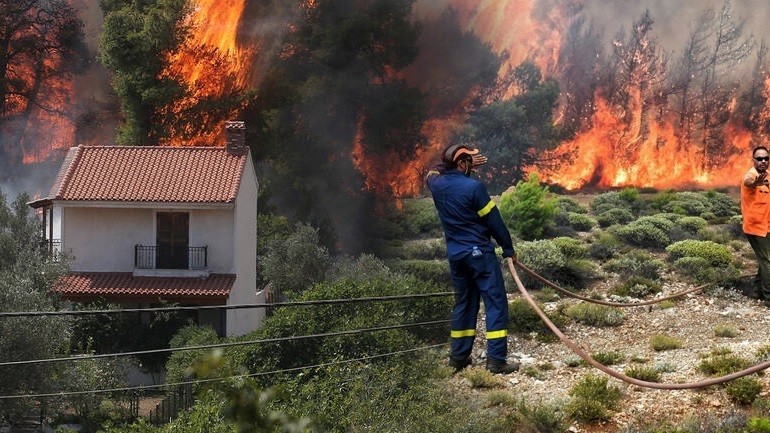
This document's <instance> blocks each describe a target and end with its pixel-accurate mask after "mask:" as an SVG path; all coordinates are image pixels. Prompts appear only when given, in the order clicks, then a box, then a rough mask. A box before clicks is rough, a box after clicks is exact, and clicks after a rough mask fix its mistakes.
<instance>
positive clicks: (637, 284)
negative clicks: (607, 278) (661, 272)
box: [615, 275, 663, 298]
mask: <svg viewBox="0 0 770 433" xmlns="http://www.w3.org/2000/svg"><path fill="white" fill-rule="evenodd" d="M662 289H663V288H662V286H661V285H660V284H658V283H656V282H655V281H653V280H651V279H649V278H645V277H640V276H638V275H632V276H631V277H630V278H629V279H627V280H626V281H624V282H623V283H622V284H620V285H619V286H618V287H616V288H615V294H617V295H618V296H630V297H632V298H644V297H645V296H647V295H650V294H655V293H660V291H661V290H662Z"/></svg>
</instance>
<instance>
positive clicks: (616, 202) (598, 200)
mask: <svg viewBox="0 0 770 433" xmlns="http://www.w3.org/2000/svg"><path fill="white" fill-rule="evenodd" d="M589 207H590V208H591V210H592V211H593V212H594V214H596V215H599V214H603V213H605V212H607V211H610V210H612V209H624V210H627V211H628V212H630V213H631V214H632V218H631V219H633V215H638V214H640V213H641V211H642V210H644V208H645V203H644V202H643V201H642V200H641V198H640V197H639V191H638V190H637V189H635V188H624V189H622V190H621V191H609V192H605V193H602V194H599V195H597V196H596V197H594V199H593V200H591V203H590V204H589Z"/></svg>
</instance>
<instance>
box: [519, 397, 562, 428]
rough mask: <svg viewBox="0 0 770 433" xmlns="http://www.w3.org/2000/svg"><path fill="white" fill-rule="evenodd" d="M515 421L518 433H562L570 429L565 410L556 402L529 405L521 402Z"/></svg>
mask: <svg viewBox="0 0 770 433" xmlns="http://www.w3.org/2000/svg"><path fill="white" fill-rule="evenodd" d="M514 420H515V421H514V426H513V427H514V431H516V432H532V433H535V432H537V433H561V432H565V431H567V428H568V426H567V421H566V419H565V418H564V412H563V409H562V407H561V405H560V404H558V403H556V402H552V403H547V404H541V403H534V404H527V403H526V402H524V400H521V401H520V403H519V405H518V406H517V408H516V413H515V415H514Z"/></svg>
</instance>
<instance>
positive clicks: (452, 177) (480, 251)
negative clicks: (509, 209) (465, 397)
mask: <svg viewBox="0 0 770 433" xmlns="http://www.w3.org/2000/svg"><path fill="white" fill-rule="evenodd" d="M426 180H427V183H428V188H429V189H430V191H431V193H432V194H433V203H434V204H435V205H436V209H437V210H438V215H439V218H440V219H441V224H442V226H443V228H444V235H445V237H446V246H447V258H448V259H449V268H450V270H451V274H452V283H453V284H454V287H455V305H454V307H453V309H452V325H451V356H452V357H453V358H455V359H465V358H466V357H468V356H469V355H470V354H471V350H472V348H473V341H474V339H475V336H476V319H477V316H478V312H479V300H480V299H483V301H484V308H485V310H486V324H487V358H489V359H494V360H498V361H502V362H505V359H506V356H507V352H508V338H507V337H508V300H507V297H506V294H505V284H504V282H503V274H502V271H501V270H500V263H499V262H498V260H497V256H496V255H495V246H494V244H493V243H492V241H491V238H494V239H495V241H497V243H498V244H499V245H500V246H501V247H502V249H503V257H513V256H514V254H515V252H514V249H513V241H512V240H511V235H510V233H508V229H507V228H506V227H505V223H504V222H503V219H502V217H501V216H500V211H499V210H498V209H497V207H496V206H495V203H494V202H493V201H492V199H491V198H490V197H489V193H488V192H487V189H486V187H485V186H484V184H483V183H481V182H480V181H479V180H477V179H473V178H471V177H468V176H466V175H464V174H463V173H462V172H460V171H459V170H457V169H451V170H447V171H446V172H444V173H440V172H437V171H431V172H430V173H428V176H427V178H426ZM490 236H491V238H490Z"/></svg>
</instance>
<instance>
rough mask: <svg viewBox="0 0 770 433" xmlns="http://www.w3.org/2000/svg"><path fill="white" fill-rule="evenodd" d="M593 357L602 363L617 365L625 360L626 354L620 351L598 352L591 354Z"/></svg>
mask: <svg viewBox="0 0 770 433" xmlns="http://www.w3.org/2000/svg"><path fill="white" fill-rule="evenodd" d="M591 358H593V359H594V360H596V362H598V363H599V364H602V365H615V364H619V363H621V362H623V360H624V359H625V355H623V354H622V353H620V352H596V353H593V354H591Z"/></svg>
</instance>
